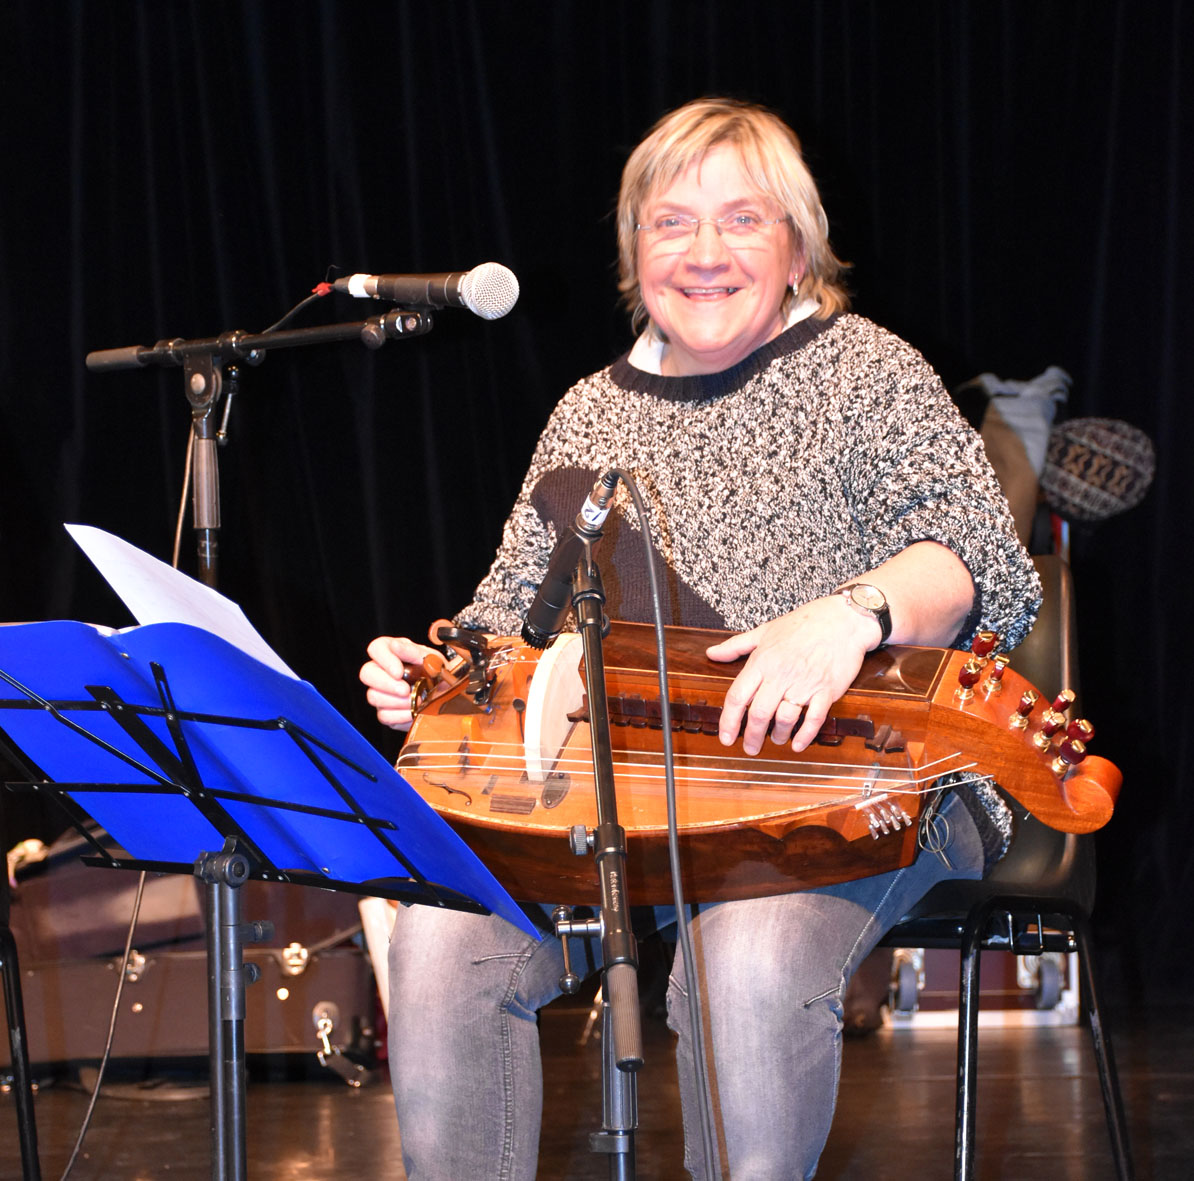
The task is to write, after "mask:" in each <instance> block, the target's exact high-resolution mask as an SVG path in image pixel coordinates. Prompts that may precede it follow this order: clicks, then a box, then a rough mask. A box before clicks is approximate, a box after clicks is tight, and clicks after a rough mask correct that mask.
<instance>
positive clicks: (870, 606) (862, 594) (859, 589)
mask: <svg viewBox="0 0 1194 1181" xmlns="http://www.w3.org/2000/svg"><path fill="white" fill-rule="evenodd" d="M850 597H851V598H852V599H853V600H854V601H855V602H856V603H857V604H858V605H859V606H860V607H865V608H866V609H867V610H868V611H882V610H883V608H884V607H886V606H887V600H886V599H885V598H884V597H883V592H882V591H881V590H880V589H879V588H878V587H877V586H867V584H866V583H864V582H859V583H855V585H854V586H852V587H851V588H850Z"/></svg>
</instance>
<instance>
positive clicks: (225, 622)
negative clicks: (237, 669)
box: [66, 525, 299, 681]
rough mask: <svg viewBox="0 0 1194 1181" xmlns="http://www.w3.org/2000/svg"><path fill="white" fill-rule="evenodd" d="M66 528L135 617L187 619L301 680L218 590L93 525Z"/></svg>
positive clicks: (158, 620)
mask: <svg viewBox="0 0 1194 1181" xmlns="http://www.w3.org/2000/svg"><path fill="white" fill-rule="evenodd" d="M66 531H67V532H68V533H69V534H70V535H71V537H73V538H74V539H75V541H76V542H77V543H78V545H79V548H80V549H82V551H83V552H84V553H85V554H86V555H87V556H88V557H89V558H90V559H91V561H92V562H93V563H94V564H95V567H96V569H97V570H98V571H99V572H100V573H101V574H102V575H103V576H104V578H105V579H106V580H107V582H108V585H109V586H110V587H111V588H112V589H113V590H114V591H115V592H116V593H117V594H118V595H119V596H120V597H121V599H123V600H124V604H125V606H126V607H128V609H129V610H130V611H131V612H132V613H133V618H135V619H136V620H137V622H138V623H140V624H149V623H188V624H190V625H191V626H192V627H201V628H203V630H204V631H209V632H211V633H212V635H216V636H219V637H220V638H221V639H222V640H227V642H228V643H230V644H233V645H235V646H236V647H237V648H239V649H240V650H241V651H242V652H244V653H246V654H247V655H249V656H252V657H253V658H254V659H255V660H259V661H261V663H262V664H264V665H267V666H268V667H270V668H272V669H275V670H276V671H277V672H280V673H284V674H285V675H286V676H288V677H293V678H294V679H295V680H296V681H297V680H299V677H298V676H296V674H295V673H294V672H293V671H292V670H291V669H290V668H288V667H287V665H286V663H285V662H284V661H283V660H282V658H281V657H280V656H279V655H278V654H277V653H276V652H275V651H274V650H273V649H272V648H271V647H270V646H269V645H268V644H267V643H266V642H265V640H263V639H262V638H261V635H260V634H259V633H258V631H257V629H256V628H254V627H253V625H252V624H251V623H250V622H249V621H248V619H247V618H246V617H245V613H244V612H243V611H242V610H241V609H240V607H238V606H237V605H236V604H235V603H234V602H233V601H232V600H231V599H226V598H225V597H224V596H223V595H222V594H220V593H219V591H215V590H212V588H211V587H210V586H204V585H203V583H201V582H196V581H195V579H193V578H190V577H188V576H187V575H186V574H183V573H182V571H180V570H175V569H174V567H173V566H168V565H167V564H166V563H165V562H161V561H159V560H158V559H157V558H154V557H151V556H150V555H149V554H147V553H145V552H144V551H143V550H139V549H138V548H137V547H136V546H135V545H130V544H129V543H128V542H127V541H124V540H122V539H121V538H119V537H116V536H115V535H114V534H112V533H105V532H104V531H103V530H102V529H96V528H95V527H94V526H93V525H67V526H66Z"/></svg>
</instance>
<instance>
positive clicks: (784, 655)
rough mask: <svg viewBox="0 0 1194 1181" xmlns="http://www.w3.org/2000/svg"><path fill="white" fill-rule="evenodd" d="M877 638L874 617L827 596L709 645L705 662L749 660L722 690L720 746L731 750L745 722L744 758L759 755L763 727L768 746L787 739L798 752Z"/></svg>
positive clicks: (849, 680)
mask: <svg viewBox="0 0 1194 1181" xmlns="http://www.w3.org/2000/svg"><path fill="white" fill-rule="evenodd" d="M879 639H880V631H879V624H878V623H877V622H876V621H875V620H873V619H868V618H867V617H866V616H864V615H861V614H860V613H859V612H857V611H854V610H852V609H851V608H850V606H849V605H848V604H847V603H846V602H845V601H844V600H843V599H842V598H841V596H839V595H831V596H829V597H828V598H824V599H813V600H812V601H811V602H809V603H805V604H804V605H803V606H801V607H797V608H796V610H795V611H790V612H789V613H788V614H787V615H781V616H780V617H779V618H778V619H773V620H771V621H770V622H769V623H764V624H762V625H760V626H759V627H756V628H752V629H751V630H750V631H748V632H742V633H740V634H739V635H736V636H731V637H730V638H729V639H728V640H723V641H722V642H721V643H720V644H714V645H713V647H711V648H709V649H708V651H707V655H708V656H709V659H710V660H723V661H728V660H736V659H738V658H739V657H741V656H746V657H747V661H746V664H745V665H744V666H743V668H742V671H741V672H740V673H739V674H738V676H737V677H735V679H734V683H733V684H732V685H731V686H730V688H729V691H728V692H727V693H726V697H725V704H724V706H723V708H722V711H721V722H720V725H719V727H718V737H719V738H720V740H721V742H722V744H723V745H725V746H732V745H733V743H734V742H735V741H736V740H737V738H738V733H739V730H740V729H741V727H742V720H743V718H744V717H745V719H746V729H745V731H744V732H743V734H742V747H743V749H744V750H745V751H746V753H747V754H748V755H754V754H758V753H759V751H760V750H762V748H763V740H764V739H765V738H766V737H767V731H768V729H769V728H770V729H771V737H772V739H773V741H775V742H777V743H784V742H787V741H788V740H789V738H790V739H791V741H792V746H793V748H794V749H795V750H804V749H805V747H807V746H808V745H809V743H810V742H812V740H813V739H814V738H815V737H816V736H817V732H818V731H819V730H820V729H821V726H822V725H823V724H824V722H825V718H826V717H827V716H828V714H829V707H830V706H831V705H833V703H834V702H835V701H837V700H838V698H839V697H841V696H842V694H843V693H845V692H846V690H847V689H848V688H849V687H850V686H851V685H852V684H853V683H854V679H855V677H857V676H858V670H859V669H860V668H861V667H862V661H863V658H864V657H865V656H866V654H867V652H868V651H869V650H870V649H871V648H873V647H875V645H876V644H878V643H879ZM802 715H803V719H802ZM773 722H774V727H773V728H772V723H773Z"/></svg>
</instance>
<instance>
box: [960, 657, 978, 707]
mask: <svg viewBox="0 0 1194 1181" xmlns="http://www.w3.org/2000/svg"><path fill="white" fill-rule="evenodd" d="M982 675H983V666H982V663H981V662H980V661H979V660H978V658H977V657H974V656H972V657H971V658H970V659H969V660H968V661H966V663H965V664H964V665H962V667H961V668H960V669H958V687H957V689H955V690H954V696H955V697H957V699H958V700H959V701H969V700H970V699H971V698H972V697H973V696H974V686H975V685H977V684H978V679H979V677H981V676H982Z"/></svg>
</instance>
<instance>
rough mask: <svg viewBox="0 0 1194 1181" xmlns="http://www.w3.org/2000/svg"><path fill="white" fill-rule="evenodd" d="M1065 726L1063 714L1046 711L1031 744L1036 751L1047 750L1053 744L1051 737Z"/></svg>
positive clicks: (1054, 710) (1053, 710)
mask: <svg viewBox="0 0 1194 1181" xmlns="http://www.w3.org/2000/svg"><path fill="white" fill-rule="evenodd" d="M1064 725H1065V714H1063V713H1059V712H1058V711H1057V710H1056V709H1047V710H1045V712H1044V713H1043V714H1042V715H1041V728H1040V729H1039V730H1038V731H1037V732H1036V733H1035V734H1034V735H1033V736H1032V744H1033V746H1035V747H1036V748H1037V750H1048V749H1049V747H1050V746H1051V745H1052V743H1053V735H1054V734H1056V733H1057V731H1058V730H1060V729H1061V728H1062V726H1064Z"/></svg>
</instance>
